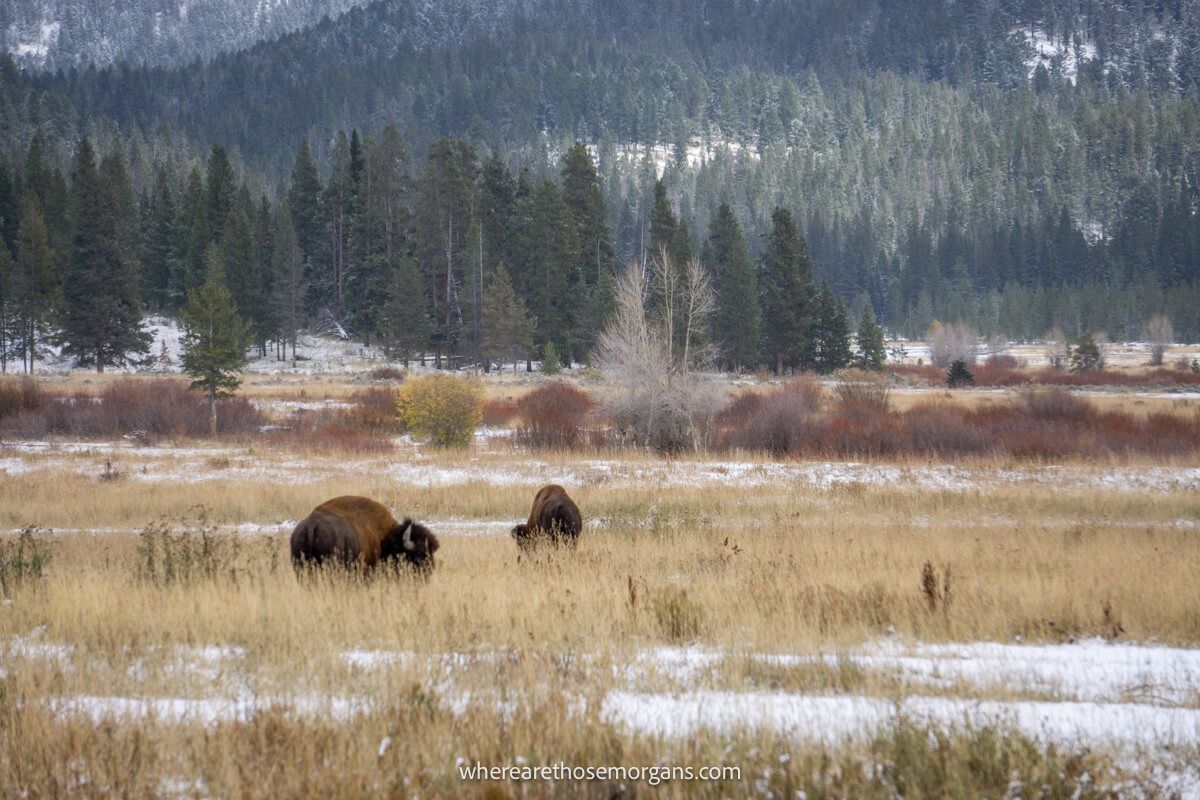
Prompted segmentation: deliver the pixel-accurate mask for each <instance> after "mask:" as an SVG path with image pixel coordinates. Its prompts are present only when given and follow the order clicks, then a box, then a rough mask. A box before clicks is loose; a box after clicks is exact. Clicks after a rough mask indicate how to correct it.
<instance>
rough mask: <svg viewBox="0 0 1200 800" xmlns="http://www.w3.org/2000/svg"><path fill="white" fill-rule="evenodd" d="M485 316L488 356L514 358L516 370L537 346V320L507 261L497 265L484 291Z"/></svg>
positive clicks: (502, 360) (486, 354) (504, 359)
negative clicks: (517, 289) (528, 309)
mask: <svg viewBox="0 0 1200 800" xmlns="http://www.w3.org/2000/svg"><path fill="white" fill-rule="evenodd" d="M482 316H483V352H484V357H485V358H486V359H487V360H488V361H489V362H490V361H492V360H493V359H495V360H499V361H500V362H501V363H503V362H505V361H512V362H513V372H516V370H517V361H518V359H519V358H521V357H522V356H528V355H529V352H530V349H531V348H532V347H533V323H532V322H531V321H530V319H529V314H528V313H527V312H526V310H525V301H523V300H522V299H521V298H520V297H518V296H517V294H516V292H514V291H513V286H512V281H511V280H510V279H509V277H508V270H507V269H506V268H505V267H504V265H503V264H499V265H497V266H496V269H495V271H494V272H493V273H492V281H491V283H490V284H488V287H487V290H486V291H485V292H484V295H483V315H482Z"/></svg>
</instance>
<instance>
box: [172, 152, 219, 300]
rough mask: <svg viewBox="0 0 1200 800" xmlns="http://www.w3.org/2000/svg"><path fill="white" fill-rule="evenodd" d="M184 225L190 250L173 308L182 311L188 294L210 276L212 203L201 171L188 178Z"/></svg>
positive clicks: (178, 279)
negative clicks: (209, 220)
mask: <svg viewBox="0 0 1200 800" xmlns="http://www.w3.org/2000/svg"><path fill="white" fill-rule="evenodd" d="M183 210H184V215H185V217H184V221H183V224H184V225H185V226H186V227H185V230H187V247H186V248H185V250H184V256H183V264H182V267H183V268H182V270H180V274H179V276H178V278H177V279H176V280H175V281H173V282H172V283H173V284H174V286H173V289H172V292H171V295H172V297H171V299H172V303H171V305H172V308H175V309H178V308H182V306H183V304H184V302H185V301H186V300H187V294H188V292H190V291H191V290H192V289H197V288H199V287H200V286H201V285H203V283H204V280H205V277H206V275H207V273H208V251H209V247H210V246H211V245H212V232H211V228H210V227H209V224H208V202H207V200H206V196H205V192H204V183H203V180H202V179H201V177H200V172H199V170H192V173H191V175H189V176H188V186H187V199H186V202H185V203H184V206H183Z"/></svg>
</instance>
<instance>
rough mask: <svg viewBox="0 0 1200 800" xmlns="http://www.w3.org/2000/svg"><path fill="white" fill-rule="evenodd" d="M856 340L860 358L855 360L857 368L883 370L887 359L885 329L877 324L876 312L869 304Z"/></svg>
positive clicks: (859, 324) (860, 321) (863, 314)
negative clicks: (884, 338)
mask: <svg viewBox="0 0 1200 800" xmlns="http://www.w3.org/2000/svg"><path fill="white" fill-rule="evenodd" d="M855 338H856V340H857V343H858V358H857V359H856V360H855V361H856V364H857V366H859V367H861V368H862V369H874V370H879V369H883V362H884V361H885V360H886V359H887V350H886V348H885V347H884V343H883V328H882V327H880V326H879V325H878V324H876V322H875V311H874V309H872V308H871V305H870V304H869V303H868V304H867V305H866V306H865V307H864V308H863V313H862V319H860V320H859V322H858V335H857V336H856V337H855Z"/></svg>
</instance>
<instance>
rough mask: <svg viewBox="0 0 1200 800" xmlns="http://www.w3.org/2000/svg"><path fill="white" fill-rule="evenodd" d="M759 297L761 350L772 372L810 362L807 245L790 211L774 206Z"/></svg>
mask: <svg viewBox="0 0 1200 800" xmlns="http://www.w3.org/2000/svg"><path fill="white" fill-rule="evenodd" d="M760 277H761V278H762V280H761V282H760V283H759V290H760V293H761V297H762V309H763V313H762V319H763V330H764V331H765V332H766V334H765V336H764V337H763V345H764V350H765V351H766V355H767V357H768V359H769V360H770V362H772V363H773V365H774V369H775V372H776V373H777V374H778V373H781V372H783V370H784V368H785V367H789V366H792V367H799V368H801V369H805V368H808V367H811V366H812V361H813V359H812V353H813V342H812V325H813V294H814V291H813V279H812V265H811V263H810V262H809V260H808V247H807V245H806V244H805V242H804V239H803V238H802V237H801V236H800V233H799V232H798V231H797V230H796V223H795V220H794V219H793V218H792V212H790V211H788V210H787V209H785V208H776V209H775V212H774V214H772V216H771V235H770V238H769V239H768V242H767V250H766V252H765V253H764V254H763V259H762V268H761V271H760Z"/></svg>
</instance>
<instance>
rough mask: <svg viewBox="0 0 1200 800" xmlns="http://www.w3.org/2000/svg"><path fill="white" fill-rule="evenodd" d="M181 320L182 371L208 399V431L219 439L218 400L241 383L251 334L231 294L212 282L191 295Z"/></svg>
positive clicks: (195, 290) (194, 290) (231, 392)
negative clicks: (241, 374) (217, 435)
mask: <svg viewBox="0 0 1200 800" xmlns="http://www.w3.org/2000/svg"><path fill="white" fill-rule="evenodd" d="M180 320H181V321H182V323H183V342H182V344H183V353H182V357H181V360H182V364H183V371H184V373H186V374H187V375H190V376H191V377H192V378H193V380H192V383H191V387H190V388H192V389H200V390H203V391H204V393H205V394H207V395H208V431H209V434H210V435H212V436H216V434H217V398H218V397H227V396H230V395H232V394H233V393H234V392H235V391H237V388H238V386H240V385H241V383H242V380H241V377H240V376H239V373H240V372H241V370H242V369H243V368H244V367H245V366H246V348H247V347H249V346H250V331H249V328H248V326H247V325H246V322H245V321H244V320H243V319H242V318H241V317H239V316H238V313H237V310H236V309H235V308H234V304H233V297H232V296H231V295H230V293H229V290H228V289H226V288H225V287H224V286H221V285H220V284H218V283H215V282H213V281H208V282H206V283H205V284H204V285H203V286H201V287H200V288H199V289H193V290H192V291H191V292H189V293H188V300H187V304H186V305H185V306H184V307H183V312H182V313H181V314H180Z"/></svg>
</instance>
